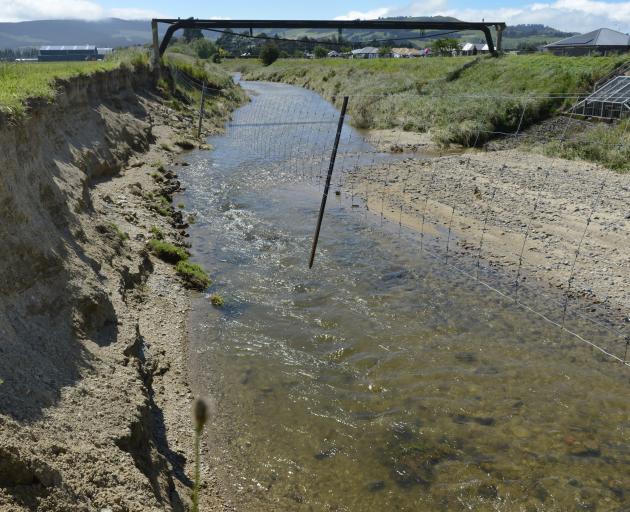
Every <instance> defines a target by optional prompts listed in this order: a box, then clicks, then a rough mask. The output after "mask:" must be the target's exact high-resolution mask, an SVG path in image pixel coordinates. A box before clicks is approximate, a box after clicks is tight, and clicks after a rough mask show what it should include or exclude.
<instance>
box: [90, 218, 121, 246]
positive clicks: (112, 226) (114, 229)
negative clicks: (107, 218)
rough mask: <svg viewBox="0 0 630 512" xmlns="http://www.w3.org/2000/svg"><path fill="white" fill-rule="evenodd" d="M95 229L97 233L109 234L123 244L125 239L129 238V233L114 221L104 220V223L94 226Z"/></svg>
mask: <svg viewBox="0 0 630 512" xmlns="http://www.w3.org/2000/svg"><path fill="white" fill-rule="evenodd" d="M96 230H97V231H98V232H99V233H102V234H104V235H107V236H109V237H110V238H114V239H115V240H116V241H118V242H119V243H120V244H123V243H124V242H125V241H126V240H129V234H128V233H125V232H124V231H123V230H122V229H120V228H119V227H118V225H117V224H116V223H114V222H106V223H105V224H101V225H99V226H96Z"/></svg>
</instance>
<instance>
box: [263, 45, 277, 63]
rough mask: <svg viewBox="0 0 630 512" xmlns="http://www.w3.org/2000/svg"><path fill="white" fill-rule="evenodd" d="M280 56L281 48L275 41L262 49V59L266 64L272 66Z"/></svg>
mask: <svg viewBox="0 0 630 512" xmlns="http://www.w3.org/2000/svg"><path fill="white" fill-rule="evenodd" d="M278 57H280V50H278V47H277V46H276V45H275V44H273V43H267V44H266V45H265V46H263V47H262V49H261V50H260V60H261V61H262V63H263V64H264V65H265V66H270V65H271V64H273V63H274V62H276V61H277V60H278Z"/></svg>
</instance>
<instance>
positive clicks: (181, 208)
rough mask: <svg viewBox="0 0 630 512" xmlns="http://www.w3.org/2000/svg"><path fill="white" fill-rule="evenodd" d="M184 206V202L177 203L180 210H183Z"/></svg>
mask: <svg viewBox="0 0 630 512" xmlns="http://www.w3.org/2000/svg"><path fill="white" fill-rule="evenodd" d="M184 207H185V205H184V203H178V205H177V208H179V209H180V210H183V209H184Z"/></svg>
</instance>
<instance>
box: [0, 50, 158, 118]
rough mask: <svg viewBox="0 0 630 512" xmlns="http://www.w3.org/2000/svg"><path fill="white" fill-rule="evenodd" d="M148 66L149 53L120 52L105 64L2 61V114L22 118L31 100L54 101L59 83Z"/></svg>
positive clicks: (0, 91) (100, 62)
mask: <svg viewBox="0 0 630 512" xmlns="http://www.w3.org/2000/svg"><path fill="white" fill-rule="evenodd" d="M147 64H148V54H146V52H143V51H138V50H121V51H117V52H115V53H114V54H112V55H111V56H110V57H109V58H108V59H106V60H103V61H91V62H3V63H0V111H2V112H6V113H10V114H14V115H17V116H20V115H23V114H24V113H25V112H26V110H27V106H26V101H27V100H28V99H32V98H38V99H44V100H47V101H51V100H52V99H54V97H55V96H56V94H57V91H58V87H57V84H56V81H57V80H63V79H68V78H72V77H75V76H89V75H92V74H94V73H97V72H99V71H108V70H111V69H115V68H118V67H120V66H129V67H137V66H143V65H147Z"/></svg>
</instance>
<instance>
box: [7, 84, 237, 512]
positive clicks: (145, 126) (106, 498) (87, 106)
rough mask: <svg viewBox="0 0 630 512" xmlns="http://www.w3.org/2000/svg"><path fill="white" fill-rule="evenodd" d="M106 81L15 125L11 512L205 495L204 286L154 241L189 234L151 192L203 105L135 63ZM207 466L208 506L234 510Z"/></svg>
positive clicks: (146, 503)
mask: <svg viewBox="0 0 630 512" xmlns="http://www.w3.org/2000/svg"><path fill="white" fill-rule="evenodd" d="M95 80H96V81H92V79H82V78H79V79H77V80H74V81H72V82H71V83H69V84H68V85H67V87H66V89H67V90H66V92H65V93H64V94H62V95H61V96H60V99H59V101H58V102H56V104H55V105H52V106H44V107H43V108H42V110H39V111H36V112H35V113H33V115H32V118H31V119H30V120H28V121H26V122H25V123H28V124H26V126H24V128H22V127H21V126H18V127H17V128H15V127H12V126H7V125H5V126H4V127H2V130H0V137H1V143H0V148H1V149H0V168H2V172H1V173H0V218H2V219H3V222H2V224H1V225H0V239H2V240H3V245H2V248H1V249H0V257H1V259H2V261H3V265H2V266H0V290H1V291H2V293H1V294H0V510H1V511H3V512H4V511H22V510H41V511H58V512H61V511H64V512H65V511H95V510H96V511H101V512H105V511H107V512H110V511H111V512H123V511H138V512H140V511H150V510H155V511H158V510H186V509H188V507H189V505H190V496H191V492H192V482H191V478H192V475H193V474H194V471H193V452H192V447H193V427H192V421H191V412H190V411H191V404H192V401H193V396H192V394H191V391H190V388H189V386H188V383H187V345H186V326H185V323H186V318H187V312H188V309H189V306H190V297H191V291H189V290H188V289H186V288H185V286H184V283H183V282H182V280H181V279H180V278H179V277H178V276H177V275H176V274H175V271H174V268H173V266H172V265H169V264H167V263H164V262H163V261H161V260H159V259H157V258H156V257H154V256H153V255H150V254H149V253H148V252H147V249H146V243H147V240H148V239H149V237H150V236H151V232H150V230H151V228H152V227H157V228H159V229H160V230H161V231H162V232H163V233H164V235H165V239H166V240H168V241H171V242H175V243H183V242H184V240H185V238H184V237H185V231H184V228H185V224H183V223H182V222H181V221H180V222H178V221H177V219H176V217H173V218H171V217H170V216H163V215H160V214H159V213H157V212H156V211H155V209H154V208H151V201H150V200H149V198H150V197H151V194H154V195H158V194H161V193H165V194H168V193H172V192H173V191H175V190H176V189H177V188H178V186H179V184H178V182H177V180H176V175H175V174H174V173H172V172H168V170H169V169H175V168H176V165H178V164H177V160H178V154H179V153H180V152H181V150H180V149H178V147H177V146H176V145H175V144H174V141H176V140H181V139H182V138H186V139H191V136H190V132H191V130H190V127H191V125H192V124H193V119H192V118H191V116H190V114H191V113H188V114H187V113H178V112H175V111H174V110H172V109H170V108H168V107H166V106H165V105H164V104H163V103H162V101H161V100H160V98H157V97H154V96H152V94H151V93H148V94H144V95H142V94H141V95H137V94H135V93H134V92H133V90H132V89H131V86H130V85H129V83H128V82H129V80H130V79H129V77H128V76H125V75H122V74H118V75H117V74H115V73H112V74H109V75H107V76H105V77H103V78H102V81H100V82H99V81H98V80H99V79H98V78H97V79H95ZM139 80H140V81H143V80H145V79H144V78H140V79H139ZM92 87H100V88H101V89H99V91H98V93H97V94H95V93H94V91H92V92H90V90H91V89H90V88H92ZM142 87H144V85H143V86H142ZM214 123H217V124H218V125H221V124H222V123H223V120H220V119H219V120H218V121H217V120H216V119H215V120H213V123H208V126H207V128H208V130H213V129H215V125H214ZM29 140H30V141H37V142H38V143H37V144H35V145H32V144H30V143H29ZM160 165H163V166H164V167H165V169H166V170H167V172H163V171H162V172H159V171H158V167H159V166H160ZM192 293H196V292H192ZM203 449H204V450H207V449H208V447H207V446H205V443H204V448H203ZM202 480H203V482H204V484H203V492H202V503H201V509H202V510H231V507H230V506H229V504H228V503H226V502H225V500H224V499H223V498H221V497H220V496H219V495H218V488H219V487H218V484H217V481H216V477H215V475H214V473H213V471H212V469H211V468H209V467H208V466H207V465H206V464H203V465H202Z"/></svg>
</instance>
